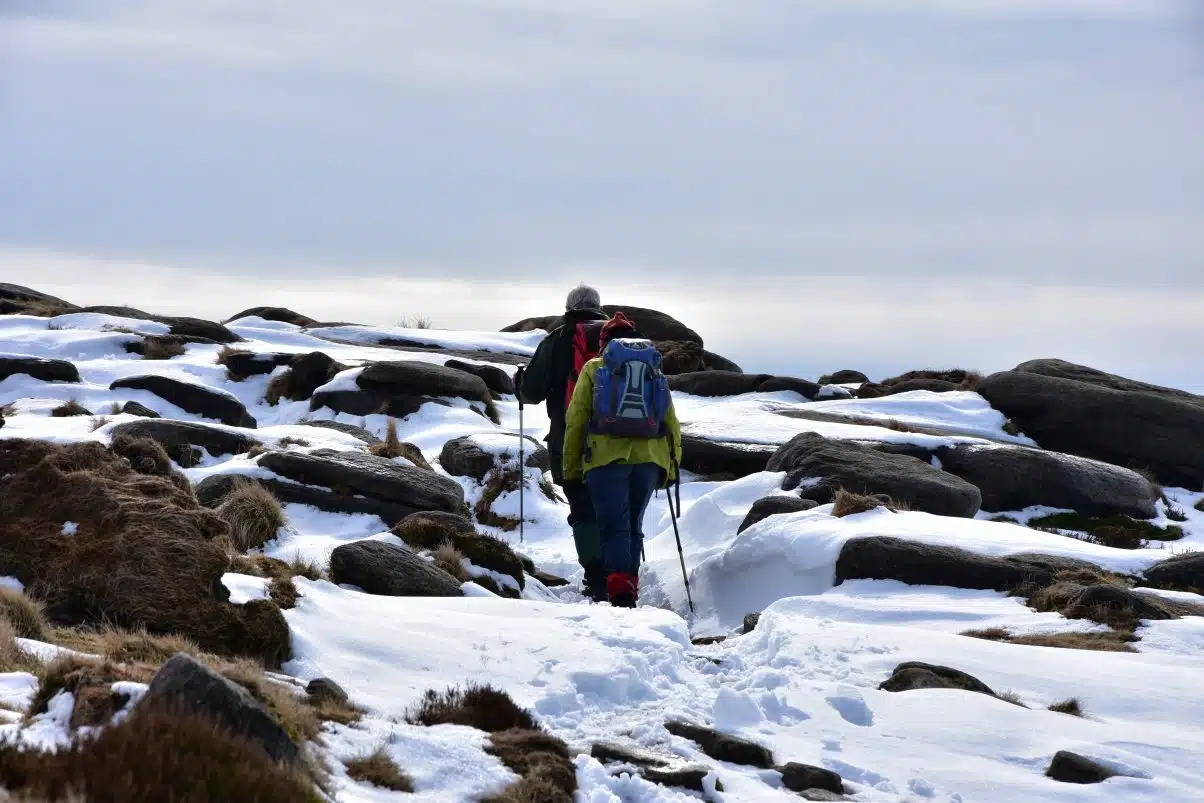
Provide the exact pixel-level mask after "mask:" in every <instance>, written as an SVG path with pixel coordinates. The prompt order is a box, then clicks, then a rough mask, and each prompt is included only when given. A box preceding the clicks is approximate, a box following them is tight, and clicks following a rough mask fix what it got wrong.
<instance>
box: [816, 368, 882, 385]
mask: <svg viewBox="0 0 1204 803" xmlns="http://www.w3.org/2000/svg"><path fill="white" fill-rule="evenodd" d="M869 381H870V378H869V377H868V376H866V375H865V374H863V373H861V372H860V371H850V370H848V369H845V370H841V371H837V372H835V373H832V374H825V375H824V376H821V377H820V378H819V384H821V385H864V384H865V383H867V382H869Z"/></svg>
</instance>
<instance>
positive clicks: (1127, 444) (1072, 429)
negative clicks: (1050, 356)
mask: <svg viewBox="0 0 1204 803" xmlns="http://www.w3.org/2000/svg"><path fill="white" fill-rule="evenodd" d="M1025 365H1030V366H1031V364H1030V363H1026V364H1025ZM1076 367H1077V366H1076ZM1082 370H1083V371H1091V369H1082ZM1064 373H1069V370H1067V371H1066V372H1064ZM1091 375H1092V376H1094V373H1093V374H1091ZM977 390H978V392H979V393H980V394H982V396H983V397H984V398H986V400H987V401H989V402H990V403H991V406H992V407H994V408H995V409H997V410H999V411H1000V412H1002V413H1003V414H1004V415H1006V416H1007V417H1008V418H1010V419H1011V420H1012V421H1013V422H1015V424H1016V425H1017V426H1018V427H1019V428H1020V429H1021V430H1022V431H1023V432H1024V433H1025V434H1026V435H1028V436H1029V437H1031V438H1033V439H1034V440H1036V441H1037V442H1038V443H1040V444H1041V445H1042V446H1043V447H1044V448H1046V449H1050V450H1054V451H1059V452H1065V453H1068V454H1074V455H1080V456H1082V457H1090V458H1093V459H1095V460H1102V461H1104V462H1105V463H1113V464H1115V465H1120V466H1127V467H1129V468H1133V469H1148V470H1150V471H1152V472H1153V473H1154V474H1155V475H1156V476H1157V477H1158V479H1159V480H1160V481H1161V482H1164V483H1166V484H1167V485H1175V486H1182V487H1187V488H1197V487H1200V486H1201V485H1204V398H1201V397H1198V396H1192V395H1191V394H1185V393H1183V392H1182V391H1171V390H1169V389H1165V388H1157V387H1155V386H1146V385H1144V384H1142V383H1137V382H1133V380H1129V379H1125V378H1123V377H1114V376H1112V375H1104V378H1100V377H1095V381H1091V382H1088V381H1081V379H1069V378H1066V377H1065V376H1049V375H1047V374H1043V373H1036V372H1034V371H1032V370H1014V371H1003V372H1001V373H997V374H992V375H991V376H989V377H987V378H986V379H985V380H983V381H982V383H981V384H980V385H979V386H978V388H977Z"/></svg>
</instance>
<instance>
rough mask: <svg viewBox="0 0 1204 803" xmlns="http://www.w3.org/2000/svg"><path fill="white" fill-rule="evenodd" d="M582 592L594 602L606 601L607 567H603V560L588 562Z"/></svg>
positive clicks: (582, 582)
mask: <svg viewBox="0 0 1204 803" xmlns="http://www.w3.org/2000/svg"><path fill="white" fill-rule="evenodd" d="M581 593H582V594H584V595H585V596H587V597H589V599H590V600H592V601H593V602H606V569H604V568H602V561H600V560H595V561H591V562H590V563H588V564H586V566H585V579H584V580H582V581H581Z"/></svg>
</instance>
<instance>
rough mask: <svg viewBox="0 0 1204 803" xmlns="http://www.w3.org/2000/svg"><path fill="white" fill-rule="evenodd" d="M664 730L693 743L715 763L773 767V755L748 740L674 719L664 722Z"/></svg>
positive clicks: (761, 746)
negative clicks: (725, 762)
mask: <svg viewBox="0 0 1204 803" xmlns="http://www.w3.org/2000/svg"><path fill="white" fill-rule="evenodd" d="M665 730H667V731H669V733H671V734H673V735H674V736H680V737H681V738H683V739H689V740H690V741H692V742H694V743H695V744H697V745H698V746H699V747H700V748H702V752H704V753H706V754H707V755H708V756H710V757H711V758H713V759H715V760H716V761H727V762H729V763H732V764H741V765H743V766H746V767H760V768H762V769H768V768H770V767H772V766H773V753H772V752H771V751H770V750H769V748H768V747H765V746H764V745H760V744H757V743H756V742H752V741H749V740H748V739H741V738H740V737H739V736H732V735H731V734H728V733H723V732H722V731H717V730H715V729H714V728H708V727H705V726H703V725H695V724H694V723H692V722H685V721H683V720H676V719H671V720H669V721H668V722H666V723H665Z"/></svg>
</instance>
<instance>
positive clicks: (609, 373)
mask: <svg viewBox="0 0 1204 803" xmlns="http://www.w3.org/2000/svg"><path fill="white" fill-rule="evenodd" d="M634 334H635V328H634V325H633V324H632V323H631V322H630V321H629V320H627V319H626V318H625V317H624V316H623V315H622V313H618V314H616V315H615V317H614V318H612V319H611V321H610V322H609V323H607V325H606V326H605V327H603V330H602V335H601V347H602V353H601V356H599V357H597V358H595V359H593V360H590V361H589V362H587V363H586V364H585V367H584V368H583V369H582V371H581V376H580V377H579V378H578V379H577V387H576V388H575V389H574V391H573V399H572V402H570V404H569V409H568V412H567V414H566V424H567V427H566V431H565V436H564V477H565V480H566V481H570V482H571V481H580V480H582V479H584V481H585V484H586V486H587V487H588V489H589V494H590V499H591V500H592V501H593V504H594V512H595V515H596V516H597V520H598V530H599V535H600V537H601V544H602V563H603V566H604V569H605V571H606V592H607V598H608V599H609V601H610V603H611V604H612V605H614V606H616V607H626V608H634V607H635V605H636V599H637V598H638V596H639V569H640V553H641V551H642V549H643V545H644V530H643V519H644V511H645V510H646V509H647V508H648V501H649V500H650V499H651V498H652V494H653V493H654V492H655V491H656V489H657V488H665V487H668V485H669V483H670V482H672V481H673V480H674V479H676V477H677V466H678V463H679V461H680V458H681V426H680V424H679V423H678V421H677V414H676V412H675V411H674V409H673V399H672V396H671V395H670V393H669V386H668V383H667V382H666V381H665V377H664V375H663V374H662V373H661V372H660V354H659V353H658V352H657V351H656V349H655V348H653V346H652V344H651V343H649V342H648V341H645V340H636V339H632V338H631V336H632V335H634ZM625 335H626V337H624V336H625Z"/></svg>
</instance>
